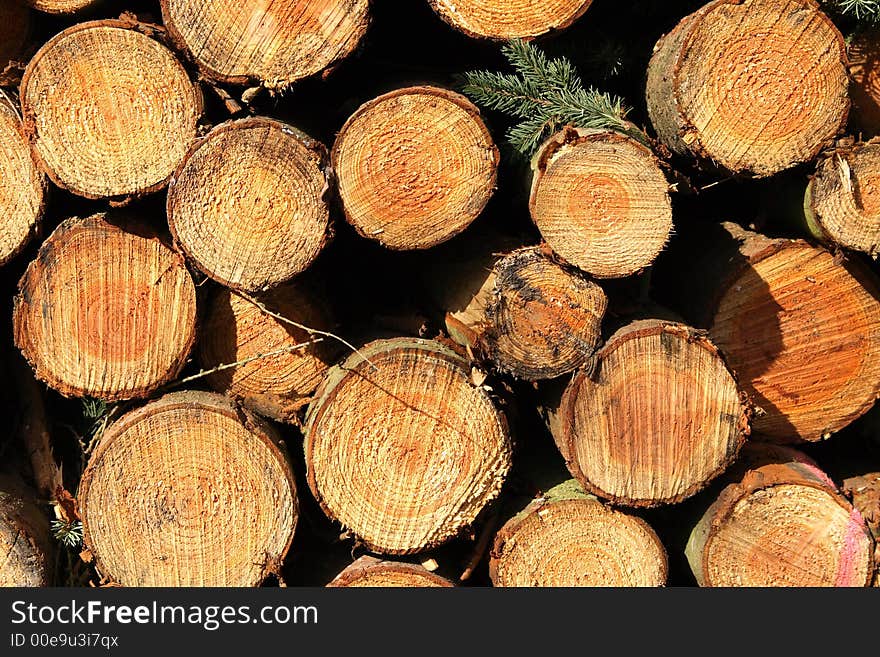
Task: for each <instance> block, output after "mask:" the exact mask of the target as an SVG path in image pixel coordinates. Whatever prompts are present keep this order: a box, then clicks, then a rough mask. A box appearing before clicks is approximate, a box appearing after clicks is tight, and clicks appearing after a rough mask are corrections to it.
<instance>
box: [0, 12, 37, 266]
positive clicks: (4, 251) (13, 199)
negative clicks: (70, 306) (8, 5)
mask: <svg viewBox="0 0 880 657" xmlns="http://www.w3.org/2000/svg"><path fill="white" fill-rule="evenodd" d="M0 18H2V17H0ZM45 187H46V182H45V178H44V177H43V174H42V173H41V172H40V170H39V169H38V168H37V165H36V163H35V162H34V160H33V157H32V156H31V150H30V147H29V146H28V143H27V137H26V136H25V135H24V132H23V130H22V126H21V118H20V117H19V115H18V112H17V110H16V109H15V107H14V106H13V105H12V104H11V102H9V101H8V98H7V97H6V95H5V94H4V93H3V92H2V91H0V266H2V265H4V264H6V263H7V262H9V261H10V260H11V259H12V258H13V257H15V256H16V255H18V253H19V252H20V251H21V250H22V249H23V248H24V247H25V245H26V244H27V242H28V241H29V240H30V238H31V237H32V236H33V235H34V233H35V232H36V230H37V225H38V224H39V221H40V219H41V218H42V216H43V208H44V195H45V191H46V189H45Z"/></svg>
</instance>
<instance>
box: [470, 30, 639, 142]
mask: <svg viewBox="0 0 880 657" xmlns="http://www.w3.org/2000/svg"><path fill="white" fill-rule="evenodd" d="M502 53H503V54H504V56H505V57H506V58H507V60H508V62H510V65H511V66H512V67H513V69H514V71H515V72H514V73H499V72H495V71H471V72H468V73H465V74H464V84H463V85H462V86H461V91H462V92H463V93H464V94H465V95H467V96H468V97H470V98H471V99H472V100H473V101H474V102H475V103H477V104H478V105H482V106H483V107H485V108H488V109H492V110H497V111H499V112H503V113H505V114H508V115H510V116H512V117H514V118H516V119H519V121H518V122H517V123H516V124H515V125H513V126H512V127H511V128H510V129H509V130H508V132H507V139H508V141H509V142H510V144H511V146H513V147H514V148H515V149H516V150H517V151H519V152H520V153H522V154H523V155H525V156H527V157H528V156H531V155H532V154H533V153H534V152H535V151H536V150H537V149H538V147H539V146H540V145H541V143H542V142H543V141H544V140H545V139H546V138H547V137H549V136H550V135H552V134H553V133H554V132H556V131H557V130H559V129H560V128H562V127H563V126H565V125H573V126H575V127H579V128H592V129H605V130H616V131H618V132H624V133H627V134H632V133H633V132H637V133H638V135H633V136H637V138H639V139H640V140H644V135H643V134H641V133H640V132H639V131H638V130H637V129H636V128H635V126H633V125H632V124H631V123H629V122H628V121H627V120H626V116H627V114H628V112H629V108H627V107H626V106H625V105H624V103H623V101H622V100H621V99H620V98H619V97H617V96H612V95H611V94H608V93H604V92H601V91H598V90H597V89H594V88H593V87H587V86H585V85H584V83H583V82H582V81H581V78H580V76H579V75H578V73H577V71H576V70H575V68H574V66H573V65H572V63H571V62H570V61H569V60H568V59H567V58H565V57H556V58H553V59H551V58H549V57H547V55H546V54H545V53H544V52H543V51H542V50H540V49H539V48H538V47H536V46H534V45H532V44H530V43H527V42H525V41H522V40H515V41H510V42H508V43H506V44H505V45H504V46H503V47H502Z"/></svg>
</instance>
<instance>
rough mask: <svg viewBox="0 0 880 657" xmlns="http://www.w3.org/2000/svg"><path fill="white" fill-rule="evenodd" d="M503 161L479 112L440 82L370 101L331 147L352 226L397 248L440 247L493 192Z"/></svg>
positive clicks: (484, 203) (464, 224)
mask: <svg viewBox="0 0 880 657" xmlns="http://www.w3.org/2000/svg"><path fill="white" fill-rule="evenodd" d="M498 158H499V156H498V149H497V148H496V147H495V145H494V143H493V142H492V137H491V135H490V134H489V131H488V130H487V129H486V126H485V125H484V124H483V121H482V119H481V118H480V112H479V110H478V109H477V108H476V107H475V106H474V105H473V104H472V103H471V102H470V101H469V100H467V99H466V98H465V97H464V96H460V95H459V94H456V93H453V92H451V91H447V90H445V89H439V88H436V87H407V88H404V89H398V90H396V91H392V92H390V93H387V94H385V95H383V96H379V97H378V98H376V99H374V100H371V101H369V102H368V103H365V104H364V105H362V106H361V107H360V108H359V109H358V110H357V111H356V112H355V113H354V114H353V115H352V116H351V118H350V119H349V120H348V121H347V122H346V123H345V125H344V126H343V127H342V129H341V130H340V131H339V135H338V137H337V138H336V143H335V144H334V146H333V151H332V160H333V168H334V170H335V171H336V175H337V177H338V180H339V195H340V197H341V198H342V203H343V206H344V209H345V215H346V217H347V219H348V221H349V223H351V225H352V226H354V227H355V229H356V230H357V231H358V232H359V233H360V234H361V235H363V236H364V237H367V238H369V239H374V240H377V241H378V242H379V243H381V244H383V245H385V246H387V247H389V248H391V249H398V250H406V249H426V248H429V247H432V246H436V245H437V244H439V243H441V242H444V241H446V240H448V239H449V238H451V237H453V236H455V235H457V234H458V233H460V232H461V231H463V230H464V229H465V228H467V227H468V226H469V225H470V223H471V222H472V221H473V220H474V219H476V218H477V216H478V215H479V214H480V213H481V212H482V211H483V208H484V207H485V206H486V203H487V202H488V201H489V198H490V197H491V196H492V193H493V192H494V190H495V179H496V169H497V166H498Z"/></svg>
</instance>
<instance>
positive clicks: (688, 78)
mask: <svg viewBox="0 0 880 657" xmlns="http://www.w3.org/2000/svg"><path fill="white" fill-rule="evenodd" d="M846 63H847V60H846V52H845V46H844V41H843V37H842V36H841V34H840V32H839V31H838V29H837V28H836V27H835V26H834V24H833V23H832V22H831V20H830V19H829V18H828V17H827V16H826V15H825V14H824V13H822V11H821V10H820V9H819V6H818V4H817V3H816V2H814V1H813V0H715V1H714V2H710V3H709V4H708V5H706V6H705V7H703V8H702V9H699V10H697V11H696V12H694V13H693V14H690V15H689V16H686V17H685V18H684V19H682V21H681V22H680V23H679V24H678V25H677V26H676V27H675V29H673V30H672V32H670V33H669V34H667V35H666V36H664V37H662V38H661V39H660V41H659V42H658V43H657V45H656V46H655V48H654V55H653V57H652V58H651V62H650V64H649V67H648V82H647V102H648V114H649V116H650V119H651V123H652V124H653V125H654V128H655V130H656V131H657V136H658V137H659V138H660V140H661V141H662V142H663V143H664V144H665V145H666V146H668V147H669V148H670V149H672V150H673V151H675V152H676V153H679V154H681V155H686V154H690V155H695V156H698V157H700V158H703V159H705V160H711V161H712V162H714V163H715V164H717V165H720V166H721V167H723V168H724V169H727V170H729V171H731V172H733V173H752V174H754V175H756V176H770V175H772V174H774V173H776V172H778V171H782V170H783V169H787V168H789V167H792V166H794V165H796V164H800V163H802V162H808V161H810V160H812V159H813V158H814V157H815V156H816V155H817V154H818V153H819V151H821V150H822V149H823V148H824V147H826V146H830V145H831V143H832V141H833V139H834V137H835V135H837V134H838V132H840V131H841V130H842V129H843V127H844V126H845V125H846V120H847V114H848V111H849V97H848V95H847V90H848V76H847V69H846Z"/></svg>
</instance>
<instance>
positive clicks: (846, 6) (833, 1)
mask: <svg viewBox="0 0 880 657" xmlns="http://www.w3.org/2000/svg"><path fill="white" fill-rule="evenodd" d="M826 4H830V5H831V6H832V7H834V8H836V9H837V10H838V11H839V12H840V13H841V14H843V15H844V16H852V17H853V18H855V19H856V20H859V21H864V22H866V23H880V0H826Z"/></svg>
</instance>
